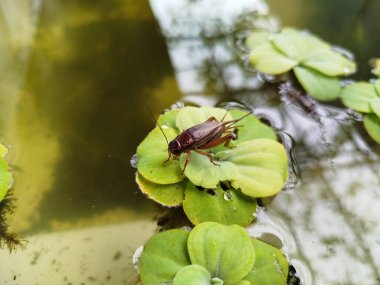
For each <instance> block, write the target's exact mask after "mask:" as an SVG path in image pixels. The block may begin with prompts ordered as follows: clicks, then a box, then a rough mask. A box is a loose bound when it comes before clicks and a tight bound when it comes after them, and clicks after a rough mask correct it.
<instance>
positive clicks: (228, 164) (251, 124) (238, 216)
mask: <svg viewBox="0 0 380 285" xmlns="http://www.w3.org/2000/svg"><path fill="white" fill-rule="evenodd" d="M226 112H227V111H226V110H225V109H221V108H211V107H200V108H197V107H184V108H182V109H179V110H178V109H176V110H170V111H168V112H166V113H164V114H163V115H161V116H160V117H159V118H158V124H159V125H160V126H161V128H162V131H163V132H164V133H165V135H166V137H167V138H168V140H169V141H170V140H172V139H174V138H175V137H176V136H177V135H178V134H180V133H182V132H183V131H184V130H186V129H188V128H190V127H192V126H194V125H197V124H200V123H203V122H204V121H206V120H207V119H208V118H210V117H212V116H214V117H215V118H217V119H218V120H221V119H222V118H223V117H225V119H224V120H232V119H238V118H241V117H242V116H244V115H246V114H247V112H245V111H240V110H230V111H228V112H227V113H226ZM239 125H241V126H240V127H239V128H238V131H237V138H236V139H235V140H233V141H231V143H230V147H224V146H223V145H219V146H216V147H214V148H212V149H210V150H208V151H209V152H210V153H211V154H212V155H213V156H214V158H215V162H216V164H217V165H214V164H213V163H211V162H210V159H209V158H208V157H206V156H204V155H201V154H198V153H196V152H194V151H191V158H190V161H189V163H188V165H187V167H186V169H185V171H184V173H183V174H182V170H183V169H184V164H185V160H186V154H182V155H181V156H180V158H179V159H173V158H172V159H170V160H169V161H167V159H168V144H167V142H166V140H165V137H164V136H163V134H162V132H161V130H160V128H159V127H156V128H155V129H153V130H152V131H151V132H150V133H149V134H148V136H147V137H146V138H145V139H144V140H143V141H142V143H141V144H140V145H139V146H138V148H137V156H138V164H137V170H138V171H137V173H136V181H137V183H138V185H139V187H140V189H141V191H142V192H144V193H145V194H147V195H148V197H150V198H152V199H153V200H155V201H157V202H158V203H160V204H163V205H165V206H180V205H182V204H183V208H184V211H185V213H186V215H187V216H188V218H189V219H190V221H191V222H192V223H193V224H198V223H200V222H203V221H215V222H220V223H224V224H239V225H248V224H250V223H251V222H252V220H253V218H254V213H255V212H256V200H255V198H256V197H269V196H273V195H275V194H277V193H278V192H279V191H280V190H281V189H282V187H283V186H284V184H285V182H286V180H287V177H288V176H287V175H288V173H287V155H286V151H285V149H284V147H283V146H282V145H281V144H280V143H279V142H277V141H276V134H275V132H274V131H273V130H272V129H271V128H270V127H268V126H266V125H265V124H263V123H261V122H260V121H259V120H258V119H257V118H256V117H254V116H253V115H250V116H248V117H246V118H244V119H243V120H242V121H241V122H239Z"/></svg>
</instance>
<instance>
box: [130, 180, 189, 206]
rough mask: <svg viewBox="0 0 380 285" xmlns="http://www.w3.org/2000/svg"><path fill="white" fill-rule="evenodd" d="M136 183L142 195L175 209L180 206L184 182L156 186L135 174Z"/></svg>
mask: <svg viewBox="0 0 380 285" xmlns="http://www.w3.org/2000/svg"><path fill="white" fill-rule="evenodd" d="M136 182H137V184H138V185H139V187H140V189H141V191H142V192H143V193H145V194H146V195H148V197H149V198H151V199H153V200H154V201H156V202H158V203H160V204H162V205H165V206H169V207H175V206H180V205H181V204H182V200H183V196H184V191H185V186H186V182H184V181H181V182H178V183H173V184H156V183H152V182H150V181H148V180H146V179H145V178H144V177H142V176H141V175H140V174H139V173H136Z"/></svg>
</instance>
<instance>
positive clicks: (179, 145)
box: [160, 111, 252, 174]
mask: <svg viewBox="0 0 380 285" xmlns="http://www.w3.org/2000/svg"><path fill="white" fill-rule="evenodd" d="M227 113H228V111H227V112H226V114H225V115H224V116H223V118H222V120H221V121H220V122H219V121H218V119H216V118H215V117H210V118H208V119H207V120H206V121H205V122H203V123H200V124H198V125H195V126H192V127H191V128H188V129H187V130H184V131H183V132H182V133H180V134H179V135H178V136H177V137H176V138H175V139H173V140H172V141H171V142H169V143H168V154H169V157H168V159H167V160H166V161H165V162H167V161H169V160H170V158H171V157H172V156H174V157H179V156H180V155H181V154H182V153H186V162H185V165H184V167H183V170H182V174H183V173H184V171H185V169H186V166H187V164H188V163H189V161H190V158H191V151H195V152H197V153H199V154H201V155H205V156H207V157H208V158H209V159H210V162H211V163H213V164H214V165H217V164H216V163H215V162H214V158H213V155H212V154H211V153H208V152H206V151H204V149H210V148H213V147H216V146H218V145H220V144H222V143H224V146H225V147H229V143H230V142H231V140H232V139H233V138H234V137H235V134H234V129H235V128H237V127H238V126H234V125H235V124H236V123H237V122H239V121H241V120H242V119H244V118H245V117H247V116H249V115H250V114H252V112H249V113H248V114H246V115H244V116H242V117H241V118H239V119H235V120H230V121H225V122H223V120H224V118H225V116H226V115H227ZM160 128H161V127H160ZM161 131H162V130H161ZM162 133H163V131H162ZM164 135H165V134H164ZM165 138H166V136H165Z"/></svg>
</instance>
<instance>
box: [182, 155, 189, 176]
mask: <svg viewBox="0 0 380 285" xmlns="http://www.w3.org/2000/svg"><path fill="white" fill-rule="evenodd" d="M190 157H191V152H190V150H188V151H186V161H185V166H184V167H183V169H182V172H181V174H183V173H184V172H185V169H186V166H187V164H188V163H189V161H190Z"/></svg>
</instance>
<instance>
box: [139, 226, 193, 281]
mask: <svg viewBox="0 0 380 285" xmlns="http://www.w3.org/2000/svg"><path fill="white" fill-rule="evenodd" d="M188 237H189V232H187V231H185V230H180V229H177V230H169V231H165V232H162V233H159V234H158V235H155V236H153V237H152V238H150V239H149V241H148V242H147V244H146V245H145V247H144V251H143V253H142V255H141V257H140V260H139V271H140V274H141V280H142V282H143V283H144V284H147V285H148V284H166V283H168V284H171V283H172V281H173V279H174V277H175V275H176V273H177V272H178V271H179V270H180V269H182V268H183V267H185V266H187V265H190V264H191V262H190V258H189V255H188V251H187V240H188Z"/></svg>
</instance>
